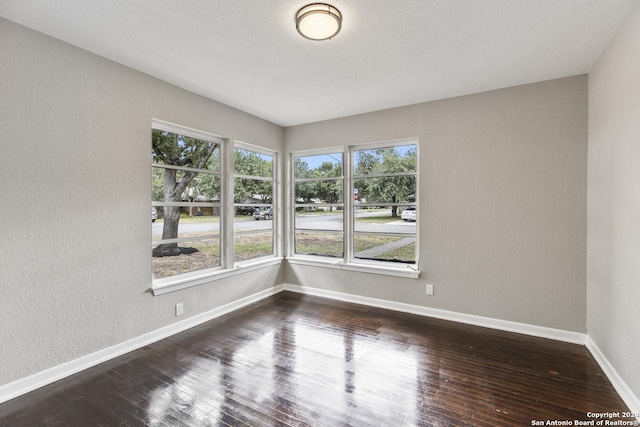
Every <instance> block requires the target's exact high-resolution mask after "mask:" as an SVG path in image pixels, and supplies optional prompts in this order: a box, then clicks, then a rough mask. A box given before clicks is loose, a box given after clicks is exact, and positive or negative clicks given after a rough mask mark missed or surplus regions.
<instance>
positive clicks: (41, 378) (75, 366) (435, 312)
mask: <svg viewBox="0 0 640 427" xmlns="http://www.w3.org/2000/svg"><path fill="white" fill-rule="evenodd" d="M282 291H290V292H297V293H302V294H308V295H315V296H319V297H324V298H330V299H334V300H338V301H344V302H351V303H355V304H361V305H367V306H371V307H378V308H383V309H387V310H394V311H399V312H403V313H411V314H417V315H421V316H427V317H434V318H437V319H443V320H450V321H454V322H459V323H466V324H469V325H475V326H482V327H485V328H491V329H499V330H503V331H508V332H516V333H520V334H525V335H531V336H535V337H541V338H548V339H553V340H556V341H564V342H569V343H573V344H582V345H586V347H587V349H588V350H589V351H590V352H591V354H592V355H593V357H594V359H595V360H596V362H598V364H599V365H600V367H601V368H602V370H603V371H604V373H605V374H606V375H607V377H608V378H609V381H611V383H612V384H613V387H614V388H615V389H616V391H617V392H618V394H620V397H621V398H622V400H624V402H625V403H626V404H627V406H629V409H630V410H631V412H635V413H640V400H639V399H638V397H637V396H636V395H635V394H634V393H633V391H631V389H630V388H629V386H627V384H626V383H625V382H624V380H623V379H622V378H621V377H620V375H619V374H618V373H617V371H616V370H615V369H614V367H613V366H612V365H611V363H610V362H609V361H608V360H607V358H606V357H605V356H604V354H603V353H602V351H600V349H599V348H598V346H597V345H596V343H595V342H594V341H593V340H592V339H591V337H589V336H588V335H586V334H582V333H579V332H572V331H564V330H561V329H554V328H547V327H543V326H535V325H529V324H526V323H518V322H511V321H508V320H499V319H493V318H490V317H483V316H475V315H472V314H464V313H457V312H454V311H447V310H439V309H435V308H430V307H424V306H419V305H413V304H405V303H401V302H394V301H388V300H383V299H378V298H370V297H363V296H359V295H353V294H346V293H342V292H335V291H328V290H324V289H318V288H310V287H306V286H299V285H290V284H282V285H278V286H275V287H273V288H269V289H265V290H264V291H260V292H258V293H255V294H253V295H249V296H247V297H244V298H241V299H239V300H237V301H233V302H231V303H229V304H225V305H223V306H220V307H217V308H214V309H212V310H209V311H207V312H204V313H201V314H198V315H196V316H193V317H190V318H188V319H184V320H182V321H179V322H176V323H172V324H171V325H168V326H165V327H163V328H160V329H157V330H155V331H151V332H149V333H146V334H144V335H141V336H139V337H136V338H133V339H130V340H128V341H125V342H123V343H120V344H116V345H114V346H112V347H109V348H105V349H102V350H99V351H97V352H95V353H91V354H89V355H86V356H83V357H80V358H78V359H75V360H72V361H70V362H66V363H63V364H61V365H58V366H54V367H52V368H49V369H46V370H44V371H41V372H38V373H36V374H33V375H31V376H29V377H26V378H22V379H19V380H17V381H14V382H11V383H8V384H5V385H3V386H0V403H2V402H6V401H7V400H11V399H13V398H15V397H18V396H20V395H22V394H25V393H28V392H30V391H32V390H35V389H37V388H40V387H43V386H45V385H47V384H51V383H53V382H55V381H58V380H60V379H62V378H65V377H68V376H70V375H73V374H75V373H77V372H80V371H83V370H85V369H87V368H90V367H92V366H95V365H98V364H100V363H103V362H106V361H107V360H110V359H113V358H115V357H118V356H121V355H123V354H125V353H128V352H130V351H133V350H136V349H138V348H141V347H144V346H145V345H149V344H151V343H154V342H156V341H159V340H161V339H164V338H167V337H169V336H171V335H174V334H177V333H179V332H182V331H184V330H186V329H189V328H193V327H194V326H197V325H200V324H201V323H204V322H207V321H209V320H212V319H215V318H216V317H220V316H222V315H225V314H227V313H230V312H232V311H235V310H238V309H240V308H242V307H245V306H247V305H249V304H253V303H254V302H258V301H260V300H262V299H264V298H267V297H269V296H271V295H275V294H277V293H279V292H282ZM639 421H640V418H639Z"/></svg>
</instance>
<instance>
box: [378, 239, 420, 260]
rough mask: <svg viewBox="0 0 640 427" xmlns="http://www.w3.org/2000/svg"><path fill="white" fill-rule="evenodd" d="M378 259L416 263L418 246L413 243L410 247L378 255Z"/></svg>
mask: <svg viewBox="0 0 640 427" xmlns="http://www.w3.org/2000/svg"><path fill="white" fill-rule="evenodd" d="M376 258H379V259H387V260H389V259H392V260H396V261H406V262H415V260H416V244H415V243H412V244H410V245H406V246H403V247H401V248H398V249H394V250H392V251H389V252H385V253H383V254H381V255H378V256H377V257H376Z"/></svg>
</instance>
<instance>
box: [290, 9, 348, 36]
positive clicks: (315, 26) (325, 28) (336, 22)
mask: <svg viewBox="0 0 640 427" xmlns="http://www.w3.org/2000/svg"><path fill="white" fill-rule="evenodd" d="M340 28H342V14H341V13H340V11H339V10H338V9H336V8H335V7H333V6H331V5H329V4H325V3H313V4H309V5H306V6H305V7H303V8H302V9H300V10H299V11H298V13H296V29H297V30H298V32H299V33H300V35H301V36H302V37H304V38H307V39H309V40H330V39H331V38H332V37H334V36H335V35H336V34H338V33H339V32H340Z"/></svg>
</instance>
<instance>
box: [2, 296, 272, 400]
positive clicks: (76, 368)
mask: <svg viewBox="0 0 640 427" xmlns="http://www.w3.org/2000/svg"><path fill="white" fill-rule="evenodd" d="M283 290H284V285H278V286H275V287H273V288H269V289H265V290H264V291H260V292H257V293H255V294H253V295H249V296H247V297H244V298H241V299H239V300H237V301H233V302H231V303H229V304H225V305H222V306H220V307H217V308H214V309H212V310H209V311H206V312H204V313H200V314H197V315H195V316H193V317H189V318H187V319H184V320H181V321H179V322H176V323H172V324H170V325H167V326H165V327H162V328H160V329H156V330H155V331H151V332H148V333H146V334H144V335H140V336H139V337H136V338H132V339H130V340H128V341H125V342H122V343H120V344H116V345H114V346H112V347H108V348H105V349H102V350H98V351H96V352H95V353H91V354H88V355H86V356H82V357H80V358H78V359H75V360H72V361H70V362H66V363H63V364H61V365H58V366H54V367H52V368H49V369H46V370H44V371H41V372H38V373H36V374H33V375H31V376H28V377H26V378H22V379H19V380H16V381H14V382H11V383H8V384H5V385H3V386H0V403H2V402H6V401H7V400H11V399H13V398H15V397H18V396H20V395H22V394H25V393H28V392H30V391H32V390H35V389H37V388H40V387H43V386H45V385H47V384H51V383H53V382H55V381H58V380H60V379H62V378H65V377H68V376H70V375H73V374H75V373H77V372H80V371H83V370H85V369H87V368H90V367H92V366H95V365H98V364H100V363H103V362H106V361H107V360H110V359H113V358H115V357H118V356H121V355H123V354H125V353H128V352H130V351H133V350H136V349H138V348H141V347H144V346H145V345H149V344H151V343H154V342H156V341H159V340H161V339H163V338H167V337H169V336H171V335H174V334H177V333H178V332H182V331H184V330H186V329H189V328H193V327H194V326H198V325H200V324H201V323H204V322H207V321H209V320H212V319H215V318H216V317H220V316H222V315H225V314H227V313H230V312H232V311H235V310H238V309H240V308H242V307H244V306H246V305H249V304H253V303H254V302H257V301H260V300H262V299H264V298H267V297H269V296H271V295H275V294H277V293H279V292H282V291H283Z"/></svg>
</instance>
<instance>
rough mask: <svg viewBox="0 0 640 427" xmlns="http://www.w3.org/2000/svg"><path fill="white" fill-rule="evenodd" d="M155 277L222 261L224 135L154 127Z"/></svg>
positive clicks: (152, 152) (153, 206)
mask: <svg viewBox="0 0 640 427" xmlns="http://www.w3.org/2000/svg"><path fill="white" fill-rule="evenodd" d="M151 155H152V208H151V209H152V222H153V224H152V244H153V249H152V265H153V275H154V278H156V279H158V278H163V277H168V276H174V275H177V274H182V273H189V272H192V271H196V270H203V269H209V268H215V267H219V266H220V265H221V262H220V212H221V209H220V206H221V205H220V189H221V176H220V162H221V159H220V157H221V141H216V140H213V139H211V140H207V139H201V138H196V137H193V136H187V135H182V134H178V133H173V132H168V131H164V130H160V129H153V130H152V150H151Z"/></svg>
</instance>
